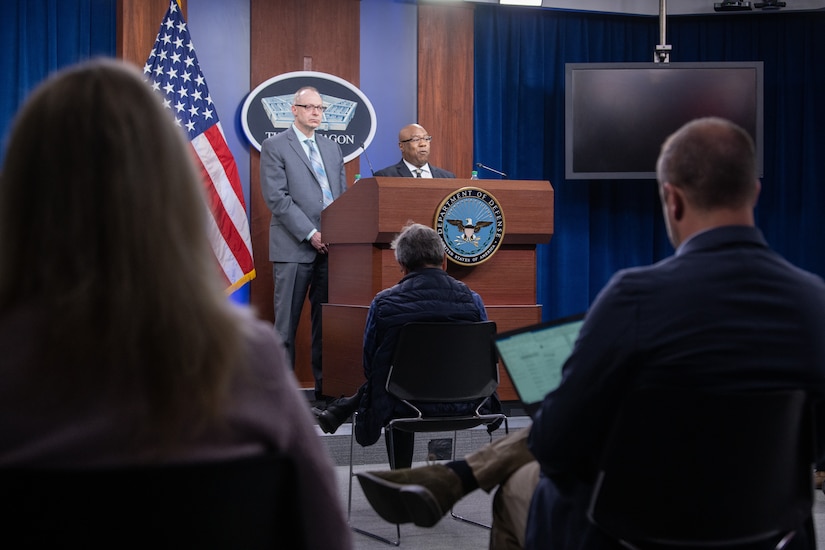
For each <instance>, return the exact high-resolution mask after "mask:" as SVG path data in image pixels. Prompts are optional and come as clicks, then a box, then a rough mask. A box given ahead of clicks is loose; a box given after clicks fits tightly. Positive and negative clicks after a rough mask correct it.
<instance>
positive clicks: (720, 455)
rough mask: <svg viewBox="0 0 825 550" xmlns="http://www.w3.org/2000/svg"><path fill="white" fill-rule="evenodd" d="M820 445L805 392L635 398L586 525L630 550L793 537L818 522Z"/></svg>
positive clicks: (617, 431) (623, 416) (617, 427)
mask: <svg viewBox="0 0 825 550" xmlns="http://www.w3.org/2000/svg"><path fill="white" fill-rule="evenodd" d="M813 441H814V439H813V428H812V419H811V413H810V405H809V404H808V403H807V402H806V396H805V394H804V392H802V391H776V392H753V393H713V392H709V391H696V390H688V389H675V390H674V389H665V388H650V389H644V390H639V391H636V392H633V393H632V394H631V395H630V396H629V397H628V398H627V399H626V401H625V403H624V405H623V407H622V410H621V412H620V415H619V416H618V418H617V420H616V422H615V424H614V428H613V431H612V434H611V436H610V439H609V442H608V445H607V449H606V453H605V456H604V457H603V461H602V465H601V472H600V474H599V479H598V481H597V484H596V487H595V489H594V491H593V497H592V500H591V504H590V511H589V517H590V519H591V521H592V522H593V523H594V524H596V525H597V526H598V527H600V528H601V529H602V530H604V531H606V532H607V533H608V534H609V535H611V536H612V537H614V538H616V539H619V540H623V541H629V542H630V543H631V544H632V543H634V542H636V543H638V542H649V543H657V544H668V545H677V546H678V545H695V546H702V545H720V546H723V545H727V544H746V543H749V542H755V541H759V540H765V539H767V538H769V537H772V536H775V535H777V534H783V533H787V532H789V531H793V530H794V529H795V528H797V527H799V526H800V525H802V524H803V523H804V521H805V520H806V519H807V518H809V517H810V514H811V507H812V505H813V489H812V487H813V485H812V483H813V482H812V477H811V476H812V474H811V472H812V471H813V457H814V452H813Z"/></svg>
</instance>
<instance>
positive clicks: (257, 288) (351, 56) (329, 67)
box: [157, 0, 361, 388]
mask: <svg viewBox="0 0 825 550" xmlns="http://www.w3.org/2000/svg"><path fill="white" fill-rule="evenodd" d="M360 9H361V3H360V1H359V0H278V1H277V2H274V1H272V0H250V19H251V29H250V40H251V42H252V43H251V44H250V82H249V89H250V90H252V89H254V88H255V87H256V86H257V85H259V84H260V83H261V82H263V81H265V80H268V79H269V78H272V77H273V76H277V75H279V74H283V73H288V72H292V71H309V70H312V71H321V72H325V73H329V74H333V75H335V76H338V77H340V78H343V79H344V80H347V81H349V82H351V83H353V84H354V85H356V86H358V85H359V80H360V71H361V66H360V38H359V37H360V31H359V28H360V24H361V12H360ZM157 24H160V23H157ZM260 159H261V157H260V153H259V152H258V151H257V149H254V148H252V149H251V159H250V162H251V166H250V195H251V197H250V203H251V205H250V208H251V213H252V214H251V221H250V225H251V228H250V230H251V234H252V250H253V253H254V256H255V270H256V273H257V276H256V277H255V279H254V280H253V281H252V283H251V286H250V301H251V303H252V306H253V307H255V309H256V310H257V312H258V315H259V316H260V317H262V318H263V319H266V320H269V321H272V320H274V311H273V305H272V293H273V285H272V264H271V263H270V262H269V248H268V246H269V220H270V213H269V209H268V208H267V206H266V204H265V203H264V201H263V197H262V196H261V180H260ZM357 172H358V161H357V160H354V161H352V162H350V163H348V166H347V181H350V182H351V181H352V180H353V178H354V177H355V174H356V173H357ZM304 310H305V313H308V312H309V304H306V305H305V307H304ZM309 349H310V336H309V315H303V316H302V318H301V325H300V326H299V329H298V337H297V342H296V357H295V363H296V369H295V373H296V375H297V376H298V380H299V381H300V382H301V385H302V386H303V387H310V388H311V387H312V386H313V379H312V372H311V369H310V363H309V362H310V353H309Z"/></svg>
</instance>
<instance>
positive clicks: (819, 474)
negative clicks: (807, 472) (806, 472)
mask: <svg viewBox="0 0 825 550" xmlns="http://www.w3.org/2000/svg"><path fill="white" fill-rule="evenodd" d="M823 481H825V471H823V470H816V471H815V472H814V487H815V488H816V490H817V491H818V490H820V489H822V482H823Z"/></svg>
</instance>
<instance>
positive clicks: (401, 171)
mask: <svg viewBox="0 0 825 550" xmlns="http://www.w3.org/2000/svg"><path fill="white" fill-rule="evenodd" d="M430 172H432V173H433V177H434V178H455V174H453V173H452V172H448V171H447V170H443V169H441V168H437V167H435V166H433V165H432V164H430ZM374 175H375V176H389V177H391V178H411V177H413V175H412V172H410V169H409V168H407V165H406V164H404V161H403V159H402V160H399V161H398V164H393V165H392V166H387V167H386V168H382V169H381V170H378V171H377V172H376V173H375V174H374Z"/></svg>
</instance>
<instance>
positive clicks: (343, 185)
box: [261, 127, 347, 262]
mask: <svg viewBox="0 0 825 550" xmlns="http://www.w3.org/2000/svg"><path fill="white" fill-rule="evenodd" d="M315 142H316V143H317V144H318V151H319V152H320V153H321V159H322V160H323V161H324V168H325V169H326V172H327V180H328V181H329V186H330V189H331V191H332V196H333V198H336V199H337V198H338V197H339V196H341V193H343V192H344V191H346V190H347V182H346V174H345V172H344V157H343V155H342V154H341V148H340V147H339V146H338V144H337V143H335V142H334V141H332V140H330V139H327V138H325V137H323V136H321V135H319V134H315ZM261 192H262V193H263V197H264V201H266V205H267V206H268V207H269V211H270V212H272V220H271V222H270V225H269V260H270V261H272V262H311V261H313V260H314V259H315V256H316V251H315V249H314V248H313V247H312V245H311V244H309V241H307V240H305V239H306V236H307V235H309V233H310V231H312V230H313V229H318V230H319V231H320V230H321V211H322V210H323V209H324V199H323V194H322V192H321V186H320V185H319V183H318V179H317V177H316V175H315V171H314V170H313V169H312V165H311V164H310V162H309V158H307V155H306V153H305V152H304V148H303V145H301V143H300V142H299V141H298V137H297V136H296V135H295V131H294V130H293V129H292V128H291V127H290V128H287V129H286V130H284V131H283V132H281V133H279V134H277V135H275V136H272V137H270V138H267V139H265V140H264V142H263V144H261Z"/></svg>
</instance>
